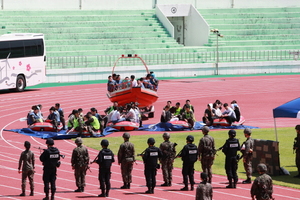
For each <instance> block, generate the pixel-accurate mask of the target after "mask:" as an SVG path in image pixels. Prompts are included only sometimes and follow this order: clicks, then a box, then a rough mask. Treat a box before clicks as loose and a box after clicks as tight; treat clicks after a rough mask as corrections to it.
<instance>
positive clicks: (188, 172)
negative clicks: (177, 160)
mask: <svg viewBox="0 0 300 200" xmlns="http://www.w3.org/2000/svg"><path fill="white" fill-rule="evenodd" d="M193 142H194V136H192V135H188V136H187V137H186V143H187V144H186V145H185V146H184V147H183V149H182V150H181V152H180V153H179V154H178V155H177V156H176V157H181V159H182V161H183V163H182V176H183V183H184V187H183V188H181V189H180V190H181V191H188V190H189V188H188V180H190V184H191V190H192V191H193V190H194V185H195V181H194V164H195V162H196V161H197V158H198V148H197V146H196V145H195V144H193Z"/></svg>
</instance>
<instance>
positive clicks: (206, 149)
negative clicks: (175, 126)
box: [198, 126, 216, 183]
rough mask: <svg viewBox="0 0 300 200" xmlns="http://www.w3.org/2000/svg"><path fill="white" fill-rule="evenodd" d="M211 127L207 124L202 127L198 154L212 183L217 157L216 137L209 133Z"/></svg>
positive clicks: (209, 181)
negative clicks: (212, 167)
mask: <svg viewBox="0 0 300 200" xmlns="http://www.w3.org/2000/svg"><path fill="white" fill-rule="evenodd" d="M208 132H209V128H208V127H207V126H203V127H202V133H203V135H204V136H203V137H202V138H201V139H200V141H199V145H198V155H199V160H200V162H201V166H202V171H203V172H205V174H207V176H208V179H207V182H208V183H211V181H212V170H211V166H212V165H213V163H214V159H215V152H216V150H215V141H214V138H213V137H212V136H210V135H208Z"/></svg>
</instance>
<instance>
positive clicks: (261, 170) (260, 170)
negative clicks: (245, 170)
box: [257, 163, 268, 172]
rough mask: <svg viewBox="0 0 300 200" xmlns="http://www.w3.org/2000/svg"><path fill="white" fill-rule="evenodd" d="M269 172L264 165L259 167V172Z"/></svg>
mask: <svg viewBox="0 0 300 200" xmlns="http://www.w3.org/2000/svg"><path fill="white" fill-rule="evenodd" d="M267 170H268V168H267V166H266V165H265V164H263V163H260V164H258V165H257V171H258V172H266V171H267Z"/></svg>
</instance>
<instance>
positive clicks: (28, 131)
mask: <svg viewBox="0 0 300 200" xmlns="http://www.w3.org/2000/svg"><path fill="white" fill-rule="evenodd" d="M4 130H5V131H12V132H15V133H20V134H23V135H28V136H33V137H38V138H42V139H46V138H53V139H56V140H59V139H71V138H76V137H77V135H68V134H66V131H67V130H61V131H59V132H57V133H56V132H50V131H33V130H31V129H30V128H22V129H10V130H6V129H4ZM115 131H116V130H115V129H114V130H113V129H111V128H108V129H107V130H106V131H105V132H103V135H104V136H105V135H109V134H111V133H113V132H115ZM83 137H89V136H83ZM97 137H101V135H97Z"/></svg>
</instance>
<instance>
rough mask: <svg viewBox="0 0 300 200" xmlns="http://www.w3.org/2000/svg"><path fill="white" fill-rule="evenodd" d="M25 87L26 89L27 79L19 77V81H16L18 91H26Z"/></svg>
mask: <svg viewBox="0 0 300 200" xmlns="http://www.w3.org/2000/svg"><path fill="white" fill-rule="evenodd" d="M25 87H26V82H25V78H24V77H23V76H21V75H19V76H18V77H17V81H16V91H17V92H22V91H24V89H25Z"/></svg>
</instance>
